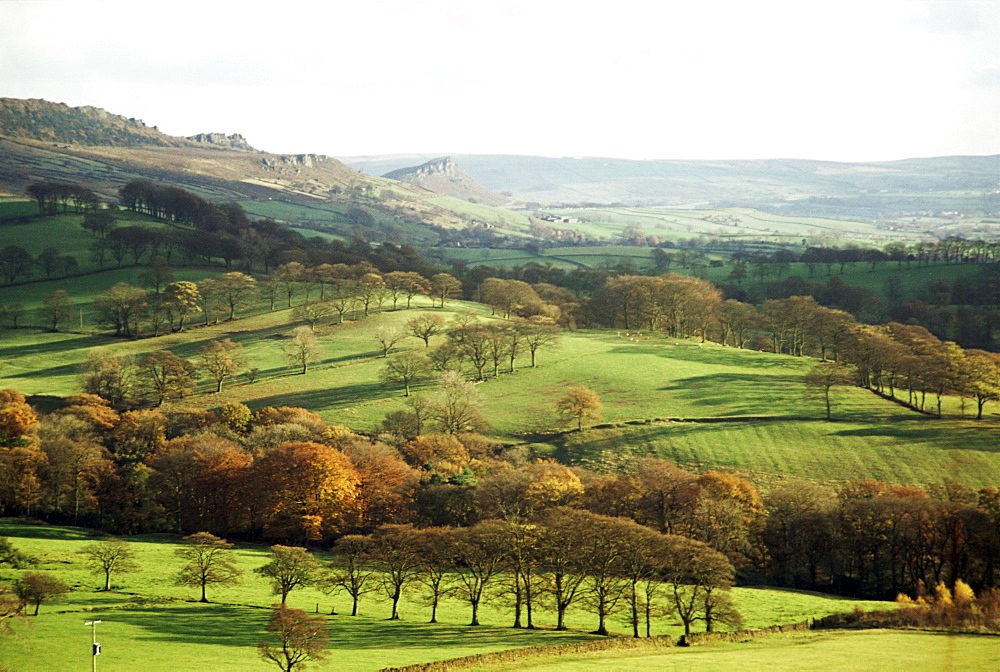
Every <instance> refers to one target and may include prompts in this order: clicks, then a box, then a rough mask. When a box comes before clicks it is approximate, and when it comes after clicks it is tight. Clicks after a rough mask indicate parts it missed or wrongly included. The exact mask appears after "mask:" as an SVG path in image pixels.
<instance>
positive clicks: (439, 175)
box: [382, 156, 508, 206]
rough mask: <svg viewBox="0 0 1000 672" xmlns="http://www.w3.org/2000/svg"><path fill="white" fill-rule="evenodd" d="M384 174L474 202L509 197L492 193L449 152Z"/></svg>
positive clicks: (493, 201) (488, 202) (486, 202)
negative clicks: (456, 161)
mask: <svg viewBox="0 0 1000 672" xmlns="http://www.w3.org/2000/svg"><path fill="white" fill-rule="evenodd" d="M382 177H385V178H388V179H390V180H397V181H399V182H408V183H410V184H415V185H416V186H418V187H422V188H424V189H427V190H428V191H433V192H435V193H438V194H442V195H444V196H454V197H456V198H461V199H462V200H465V201H469V202H471V203H482V204H483V205H493V206H501V205H505V204H506V203H507V200H508V199H507V198H506V197H505V196H501V195H500V194H496V193H493V192H492V191H490V190H489V189H487V188H486V187H484V186H483V185H481V184H479V183H478V182H476V181H475V180H474V179H472V177H471V176H470V175H469V174H468V173H466V172H465V171H463V170H462V169H461V168H459V167H458V165H457V164H456V163H455V162H454V161H453V160H452V158H451V157H450V156H443V157H441V158H438V159H433V160H431V161H428V162H427V163H424V164H421V165H419V166H415V167H413V168H400V169H399V170H393V171H391V172H388V173H386V174H385V175H383V176H382Z"/></svg>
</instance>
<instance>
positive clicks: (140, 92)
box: [0, 0, 1000, 161]
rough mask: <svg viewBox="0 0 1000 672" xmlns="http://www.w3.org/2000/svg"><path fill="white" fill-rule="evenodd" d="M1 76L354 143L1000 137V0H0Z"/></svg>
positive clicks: (880, 156) (582, 150) (343, 151)
mask: <svg viewBox="0 0 1000 672" xmlns="http://www.w3.org/2000/svg"><path fill="white" fill-rule="evenodd" d="M0 97H11V98H44V99H46V100H49V101H53V102H63V103H66V104H67V105H71V106H79V105H94V106H97V107H102V108H104V109H106V110H108V111H110V112H113V113H116V114H121V115H123V116H126V117H135V118H139V119H143V120H144V121H145V122H146V123H147V124H149V125H151V126H157V127H159V129H160V130H161V131H163V132H165V133H169V134H171V135H182V136H183V135H194V134H196V133H202V132H224V133H227V134H231V133H240V134H242V135H244V136H245V137H246V138H247V140H248V141H249V142H250V144H251V145H253V146H254V147H256V148H258V149H262V150H266V151H270V152H276V153H317V154H327V155H330V156H338V157H346V156H361V155H377V154H404V153H417V154H433V155H446V154H473V153H475V154H531V155H542V156H602V157H617V158H629V159H766V158H802V159H823V160H832V161H877V160H893V159H900V158H910V157H924V156H942V155H953V154H974V155H986V154H1000V0H982V1H972V0H970V1H964V0H944V1H926V2H925V1H920V0H864V1H863V2H854V1H852V0H792V1H787V2H785V1H777V0H714V1H713V0H638V1H635V0H615V1H614V2H610V1H607V0H603V1H600V2H598V1H595V0H525V1H521V0H456V1H451V0H419V1H417V0H353V1H350V0H340V1H336V0H326V1H324V2H302V1H297V0H283V1H282V2H276V1H271V2H261V3H255V2H249V1H247V0H241V1H240V2H229V1H226V0H200V1H199V2H191V1H189V0H179V1H178V0H171V1H170V2H163V1H161V0H143V1H141V2H137V1H136V0H128V1H127V2H122V1H120V0H0Z"/></svg>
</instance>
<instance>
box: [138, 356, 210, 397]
mask: <svg viewBox="0 0 1000 672" xmlns="http://www.w3.org/2000/svg"><path fill="white" fill-rule="evenodd" d="M138 369H139V370H138V373H139V379H140V380H141V381H142V383H141V384H142V386H143V387H144V388H145V389H146V390H147V391H148V393H149V395H150V396H151V397H152V398H153V399H155V400H156V405H157V406H161V405H162V404H163V402H164V401H165V400H167V399H179V398H181V397H184V396H185V395H187V394H189V393H190V392H192V391H193V390H194V387H195V382H194V379H193V375H194V373H195V371H196V367H195V365H194V364H192V363H191V362H189V361H187V360H186V359H181V358H180V357H178V356H177V355H175V354H174V353H172V352H170V351H169V350H154V351H153V352H147V353H146V354H144V355H142V356H141V357H140V358H139V364H138Z"/></svg>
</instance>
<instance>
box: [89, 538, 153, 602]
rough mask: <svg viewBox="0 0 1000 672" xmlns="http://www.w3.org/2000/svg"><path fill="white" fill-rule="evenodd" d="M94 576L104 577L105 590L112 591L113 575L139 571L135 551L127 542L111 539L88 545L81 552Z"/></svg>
mask: <svg viewBox="0 0 1000 672" xmlns="http://www.w3.org/2000/svg"><path fill="white" fill-rule="evenodd" d="M81 552H82V553H83V554H84V555H85V556H86V558H87V560H86V562H87V564H88V565H89V566H90V569H91V571H92V572H93V573H94V574H98V575H101V574H103V575H104V590H111V575H112V574H117V573H125V572H134V571H137V570H138V569H139V563H138V562H136V559H135V557H136V556H135V551H133V550H132V546H131V545H130V544H129V543H128V542H127V541H122V540H121V539H115V538H114V537H109V538H108V539H102V540H101V541H95V542H94V543H92V544H87V545H86V546H84V547H83V550H82V551H81Z"/></svg>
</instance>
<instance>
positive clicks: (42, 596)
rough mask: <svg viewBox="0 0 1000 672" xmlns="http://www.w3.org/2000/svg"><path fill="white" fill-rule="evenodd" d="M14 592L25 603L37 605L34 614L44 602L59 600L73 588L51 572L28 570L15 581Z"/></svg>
mask: <svg viewBox="0 0 1000 672" xmlns="http://www.w3.org/2000/svg"><path fill="white" fill-rule="evenodd" d="M13 587H14V594H15V595H17V597H18V599H20V600H21V601H22V602H23V603H25V604H33V605H35V613H34V614H33V615H34V616H37V615H38V608H39V607H41V606H42V602H45V601H47V600H57V599H59V598H60V597H62V596H63V595H65V594H66V593H68V592H69V591H70V590H72V588H70V586H69V585H67V584H66V583H64V582H63V581H61V580H60V579H58V578H56V577H55V576H53V575H52V574H50V573H49V572H28V573H26V574H23V575H22V576H21V578H19V579H18V580H17V581H15V582H14V586H13Z"/></svg>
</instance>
